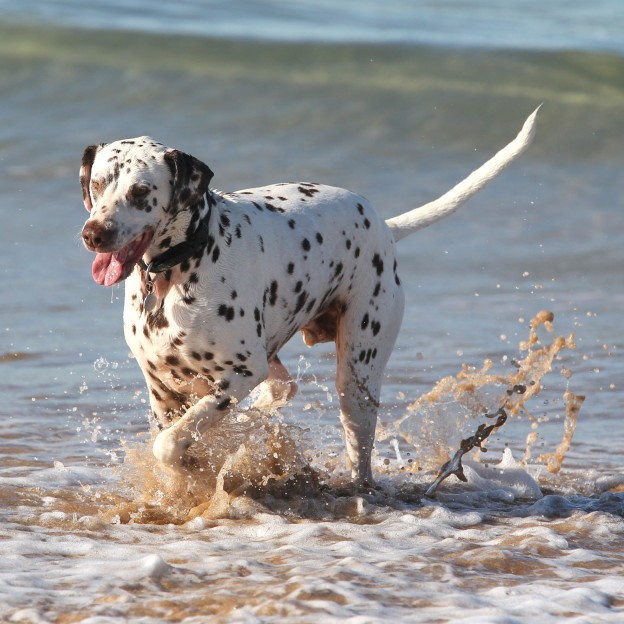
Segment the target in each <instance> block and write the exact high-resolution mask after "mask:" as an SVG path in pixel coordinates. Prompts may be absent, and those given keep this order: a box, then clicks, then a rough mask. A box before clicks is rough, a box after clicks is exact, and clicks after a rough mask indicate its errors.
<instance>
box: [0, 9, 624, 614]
mask: <svg viewBox="0 0 624 624" xmlns="http://www.w3.org/2000/svg"><path fill="white" fill-rule="evenodd" d="M54 4H55V3H50V6H52V5H54ZM56 4H58V5H59V7H61V8H62V6H61V5H63V6H65V5H67V6H70V5H71V3H56ZM269 4H270V3H269ZM309 4H310V3H307V4H306V6H307V5H309ZM477 4H478V3H477ZM517 4H518V3H510V6H511V7H516V5H517ZM572 4H573V5H574V7H576V8H578V7H577V5H576V4H574V3H572ZM182 5H183V6H184V7H185V9H188V7H189V6H190V3H182ZM252 5H253V3H249V6H252ZM487 5H488V3H482V5H480V7H481V10H485V9H486V8H487ZM259 6H260V5H259ZM366 6H367V7H368V9H370V7H369V5H368V4H366ZM614 6H615V8H617V5H614ZM3 7H4V5H3V4H2V3H0V9H2V10H4V11H5V13H2V15H4V16H5V17H6V18H7V21H6V22H3V24H2V26H0V56H1V57H2V63H0V88H1V89H2V93H3V98H2V102H0V171H1V174H0V176H1V179H2V185H0V214H1V215H2V229H1V231H0V241H1V242H2V244H1V245H0V275H1V279H2V284H3V295H2V298H1V299H0V315H1V317H0V318H1V319H2V326H1V327H0V329H1V331H2V334H1V338H0V371H1V375H0V397H1V398H2V402H1V403H0V404H1V405H2V408H0V409H1V410H2V426H1V428H0V518H1V521H0V621H2V622H4V621H6V622H29V623H30V622H32V623H35V622H54V623H73V622H85V623H88V624H109V623H110V624H118V623H120V622H142V623H143V622H144V623H149V624H152V623H154V624H157V623H161V622H185V623H186V624H197V623H203V622H245V623H246V622H293V623H294V622H312V621H319V620H320V621H322V622H353V623H376V622H395V621H401V622H431V623H433V622H474V623H479V624H482V623H486V624H487V623H492V624H494V623H496V624H499V623H500V624H502V623H505V624H508V623H509V624H511V623H513V624H515V623H519V622H522V623H524V622H540V623H542V622H544V623H548V624H549V623H555V622H561V621H566V622H574V623H577V624H578V623H581V622H582V623H588V624H589V623H591V624H594V623H602V622H613V623H615V622H621V621H622V619H623V618H624V554H623V551H622V549H621V547H620V545H619V544H620V542H621V538H622V533H624V473H623V466H624V460H623V459H622V458H623V457H624V435H623V433H622V426H621V416H622V379H624V359H623V358H622V348H623V343H622V329H621V318H622V310H623V309H624V290H623V288H622V266H623V263H624V251H622V250H624V226H623V225H622V219H621V214H622V210H623V209H624V204H623V200H622V197H624V193H623V191H624V187H623V186H622V181H621V175H620V172H621V169H622V165H623V164H624V163H623V157H622V150H621V145H622V140H623V139H624V123H623V122H624V119H623V118H622V113H621V111H622V110H624V60H623V59H622V57H621V56H619V55H618V53H617V45H607V44H604V43H603V44H600V45H589V44H588V45H587V47H586V48H583V47H582V46H583V43H582V42H583V41H589V40H590V39H591V38H589V37H585V38H583V37H580V38H577V39H574V38H573V37H569V38H568V41H570V42H573V44H574V45H576V48H575V49H569V50H567V51H549V50H550V48H551V47H552V46H547V45H543V46H536V47H539V48H540V50H541V51H536V49H535V48H533V47H530V44H528V43H527V46H526V48H525V49H514V50H488V49H480V48H463V49H458V48H457V47H456V45H451V44H450V43H449V45H447V46H445V45H440V46H439V47H436V48H431V47H426V46H425V47H424V46H422V45H420V43H422V42H419V41H409V42H407V43H401V44H400V45H399V44H395V43H393V44H392V45H390V44H388V45H379V44H378V43H375V44H372V43H366V42H363V43H341V44H336V43H333V44H332V43H327V42H323V41H321V40H319V39H318V37H315V38H316V41H315V42H313V43H307V44H299V43H296V42H293V41H291V42H290V43H285V42H283V43H278V42H275V41H274V40H273V39H275V37H273V39H271V35H270V34H269V35H267V41H263V42H258V41H256V42H251V41H243V40H229V39H210V38H203V37H191V36H188V37H181V36H180V35H175V36H174V35H168V34H166V31H167V29H166V28H164V29H160V30H159V29H153V28H150V27H148V26H145V25H144V26H145V28H143V30H145V31H148V30H152V31H154V30H157V31H158V32H152V34H149V33H148V32H143V33H132V36H129V34H128V33H127V32H126V31H121V30H117V29H116V28H115V27H114V24H106V25H107V26H108V29H107V30H99V31H98V30H89V31H85V30H82V29H81V28H80V26H84V25H89V24H86V23H78V24H76V23H75V22H73V23H71V22H69V21H68V20H67V19H66V20H65V21H63V19H60V20H56V22H57V23H56V24H55V25H52V24H51V23H46V16H45V15H43V17H42V14H40V13H37V11H34V12H33V16H34V17H32V20H33V22H37V23H30V22H27V21H25V18H24V16H23V14H22V15H17V17H16V9H15V8H13V9H12V10H11V12H6V9H5V8H3ZM98 7H99V8H98ZM484 7H485V8H484ZM600 7H601V9H600V10H601V11H603V10H608V9H609V7H611V9H613V7H612V6H611V5H610V4H609V3H608V2H605V3H603V4H601V5H600ZM65 8H66V7H65ZM92 8H93V10H95V9H97V10H100V11H104V10H105V7H104V8H102V7H100V5H99V4H97V3H96V4H94V5H93V7H92ZM516 8H517V7H516ZM576 8H575V10H576ZM368 9H367V10H368ZM120 10H121V9H120ZM256 10H260V9H256ZM510 10H511V9H510ZM59 11H60V13H59V14H60V15H61V16H62V15H63V11H62V10H61V9H59ZM460 13H461V12H460ZM364 14H365V15H367V14H368V13H366V12H365V13H364ZM575 14H576V13H575V12H574V11H572V12H571V13H570V15H575ZM78 15H79V17H80V14H78ZM156 15H157V16H158V15H160V13H158V12H156ZM598 15H599V16H601V15H602V13H600V12H599V13H598ZM417 17H418V16H416V18H417ZM9 18H10V20H16V19H18V18H19V19H20V20H21V22H20V23H19V24H18V23H10V21H8V20H9ZM35 18H36V19H35ZM409 18H410V19H416V18H414V17H413V15H412V14H410V15H409ZM618 18H619V15H618V14H617V12H616V13H613V14H612V18H611V19H610V20H607V21H609V22H610V23H611V22H612V23H616V21H617V19H618ZM83 19H86V18H84V16H83ZM163 19H164V18H163ZM172 19H173V18H172ZM293 19H294V18H293ZM405 19H407V17H406V18H405ZM436 19H443V16H440V15H438V14H436ZM506 19H507V21H506V22H505V23H509V19H508V18H506ZM596 19H597V20H598V18H596ZM52 21H54V20H52ZM59 21H60V23H61V24H63V23H64V24H66V25H68V26H67V27H66V28H63V27H61V26H59V25H58V22H59ZM78 21H80V20H78ZM226 21H227V20H226ZM295 21H296V20H295ZM511 21H512V22H513V20H511ZM598 21H599V20H598ZM133 23H134V25H135V27H141V24H140V20H139V22H133ZM161 23H162V22H161ZM176 23H177V22H176ZM298 23H299V24H300V27H301V22H298ZM367 23H368V24H369V25H370V24H373V21H370V20H369V22H367ZM583 23H585V22H583ZM137 24H138V26H137ZM90 25H93V24H90ZM447 26H448V24H447ZM354 28H355V27H354ZM371 28H372V29H373V30H374V27H373V26H371ZM163 30H164V31H165V32H162V31H163ZM170 30H172V31H174V32H178V31H176V30H175V28H174V27H173V26H172V28H171V29H170ZM442 31H443V28H442V27H441V30H440V32H442ZM596 32H599V29H598V30H595V31H594V34H595V33H596ZM600 32H604V33H608V32H609V31H608V29H604V30H603V31H600ZM193 33H194V34H197V30H194V31H193ZM199 34H202V33H201V32H200V33H199ZM515 34H516V35H517V34H518V33H517V32H516V33H515ZM481 37H482V40H483V38H485V37H487V29H485V30H484V31H483V32H482V33H481ZM283 38H284V37H282V39H283ZM516 38H517V39H518V38H519V39H522V37H521V36H520V37H516ZM291 39H292V38H291ZM354 39H357V37H353V36H350V37H345V40H346V41H353V40H354ZM607 39H608V37H607ZM375 41H377V42H378V41H379V39H375ZM592 41H596V39H595V38H594V39H592ZM467 43H471V42H467ZM464 44H466V42H464ZM482 47H489V46H482ZM511 47H513V48H521V46H516V45H513V46H511ZM570 47H571V48H572V47H573V46H570ZM600 50H615V51H616V52H614V53H613V54H611V53H604V52H601V51H600ZM542 102H543V106H542V109H541V111H540V115H539V125H538V134H537V137H536V140H535V143H534V145H533V146H532V147H531V149H530V150H529V151H528V152H527V153H526V154H525V155H524V156H523V157H522V159H521V160H519V161H518V162H516V163H514V165H513V166H512V167H511V168H510V169H509V170H508V171H506V172H505V173H504V174H503V176H501V178H500V179H498V180H496V181H495V182H494V183H493V184H492V185H491V186H490V187H488V188H487V189H486V190H484V191H483V192H482V193H481V194H479V195H478V196H477V197H476V198H475V199H474V200H472V201H471V202H470V203H469V204H468V205H466V206H465V207H463V208H462V209H461V211H460V212H459V213H458V214H457V215H454V216H453V217H452V218H451V219H449V220H447V221H445V222H443V223H440V224H437V225H436V226H434V227H432V228H430V229H428V230H425V231H423V232H420V233H417V234H415V235H414V236H412V237H411V238H408V239H406V240H405V241H402V242H401V243H400V245H399V253H400V260H401V266H400V269H401V278H402V281H403V283H404V285H405V289H406V302H407V305H406V313H405V319H404V323H403V328H402V331H401V334H400V336H399V338H398V341H397V344H396V348H395V352H394V354H393V356H392V358H391V361H390V363H389V366H388V370H387V375H386V380H385V385H384V390H383V393H382V408H381V411H380V423H379V428H378V436H377V440H378V442H377V444H376V449H375V457H374V472H375V476H376V479H377V488H375V489H370V490H368V491H360V492H356V491H354V490H353V488H352V487H351V486H350V484H349V481H348V477H347V474H346V471H345V466H344V451H343V444H342V440H341V430H340V425H339V422H338V418H337V397H336V392H335V389H334V387H333V374H334V370H333V369H334V358H333V351H332V348H331V345H319V346H318V347H315V348H314V349H312V350H310V349H307V348H306V347H305V346H304V345H303V343H302V342H301V341H300V340H299V339H298V338H295V339H293V341H291V343H289V344H288V345H287V346H286V348H285V349H284V351H283V352H282V354H281V359H282V361H283V362H284V363H285V365H286V366H287V368H288V369H289V370H290V371H291V372H292V373H293V374H295V375H296V377H297V380H298V383H299V389H300V391H299V394H298V396H297V397H296V398H295V399H294V400H293V401H292V402H291V403H290V404H289V405H287V406H285V407H284V408H283V409H282V410H281V411H280V412H279V413H274V414H266V413H260V412H257V411H254V410H252V409H251V408H249V407H248V404H243V405H241V406H240V409H239V410H238V411H237V412H235V413H233V414H232V415H230V417H229V418H228V419H227V421H226V422H224V423H223V424H222V425H221V426H220V427H219V428H218V429H217V430H215V431H214V432H213V434H212V436H211V437H210V439H209V440H206V441H205V443H204V444H202V445H198V447H197V448H196V450H195V452H196V453H197V455H198V457H199V458H200V459H201V460H202V461H201V462H200V465H201V466H202V471H200V472H196V473H194V474H193V475H190V477H189V478H188V479H182V480H176V479H173V478H172V477H171V476H170V475H166V474H164V473H163V472H162V471H161V470H160V469H159V467H158V466H157V465H156V464H155V462H154V460H153V459H152V455H151V449H150V442H151V434H150V432H149V427H148V419H147V413H148V402H147V393H146V390H145V388H144V385H143V381H142V376H141V374H140V371H139V369H138V366H137V365H136V363H135V362H134V360H133V359H132V358H130V357H129V355H128V349H127V347H126V345H125V343H124V340H123V335H122V326H121V323H122V320H121V303H122V297H123V292H122V290H121V288H114V289H104V288H102V287H98V286H96V285H95V284H94V283H93V282H92V281H91V279H90V263H91V260H92V258H91V257H90V254H89V253H88V252H86V251H85V250H84V249H83V248H82V246H81V243H80V239H79V232H80V228H81V226H82V223H83V221H84V219H85V218H86V213H85V212H84V209H83V208H82V202H81V197H80V190H79V185H78V180H77V178H78V166H79V162H80V157H81V154H82V150H83V149H84V147H85V146H86V145H88V144H90V143H94V142H98V141H108V140H115V139H119V138H123V137H125V136H136V135H140V134H143V133H149V134H152V135H154V136H155V137H156V138H158V139H160V140H162V141H164V142H166V143H168V144H170V145H172V146H176V147H179V148H181V149H185V150H186V151H189V152H190V153H193V154H194V155H196V156H197V157H199V158H201V159H203V160H205V161H206V162H207V163H208V164H209V165H210V166H211V168H212V169H213V170H214V171H215V172H216V176H215V180H214V183H215V184H216V186H217V187H219V188H220V189H222V190H232V189H236V188H244V187H251V186H255V185H260V184H264V183H266V182H277V181H284V180H293V179H307V180H315V181H322V182H327V183H331V184H337V185H340V186H344V187H347V188H350V189H353V190H355V191H358V192H360V193H362V194H363V195H365V196H367V197H368V198H369V199H370V200H371V201H372V202H373V204H374V205H376V206H377V208H378V209H379V211H380V212H381V213H382V214H383V215H384V216H385V217H386V218H389V217H391V216H393V215H395V214H398V213H400V212H403V211H405V210H407V209H409V208H411V207H413V206H416V205H420V204H422V203H424V202H426V201H428V200H430V199H432V198H434V197H437V196H438V195H440V194H441V193H442V192H444V191H446V190H447V189H448V188H450V187H451V186H452V185H453V184H454V183H455V182H457V181H458V180H460V179H461V178H462V177H464V176H465V175H466V174H467V173H469V172H470V171H471V170H473V169H474V168H475V167H476V166H478V165H479V164H480V163H481V162H483V161H484V160H486V158H487V157H488V156H489V155H490V154H492V153H494V152H495V151H496V150H497V149H498V148H499V147H501V146H502V145H504V144H505V143H506V142H507V141H509V140H510V139H511V138H512V137H513V136H514V135H515V134H516V132H517V131H518V129H519V127H520V126H521V124H522V122H523V120H524V118H525V117H526V116H527V115H528V114H529V113H530V112H531V111H532V110H533V109H534V108H535V107H536V106H537V105H538V104H539V103H542ZM543 311H549V312H551V313H552V319H551V316H550V315H549V314H545V313H542V314H541V315H540V312H543ZM536 317H537V318H538V319H539V322H535V323H533V325H532V323H531V321H532V319H534V318H536ZM532 329H533V330H534V331H533V334H532ZM531 335H533V340H531V339H530V336H531ZM558 349H560V350H558ZM551 358H552V359H551ZM519 387H522V388H523V390H522V391H521V392H519V391H517V389H518V388H519ZM514 388H516V391H514ZM537 390H539V392H537ZM574 397H576V399H575V398H574ZM579 397H584V401H582V402H581V399H580V398H579ZM502 405H505V407H506V411H507V413H508V420H507V422H506V423H505V424H504V425H503V426H502V427H501V428H500V429H499V430H498V431H495V432H493V433H492V434H491V435H490V437H489V438H488V439H487V440H485V442H484V443H483V446H484V447H486V448H487V452H479V451H476V452H475V451H473V452H472V453H471V454H470V455H469V456H466V457H465V458H464V462H463V463H464V471H465V475H466V478H467V482H465V483H464V482H461V481H459V480H458V479H457V478H455V477H449V478H448V479H447V480H445V481H444V482H443V483H442V484H441V485H440V487H439V488H438V490H437V492H436V494H435V496H434V497H432V498H428V497H426V496H425V495H424V494H425V491H426V489H427V487H428V486H429V485H430V484H431V483H432V482H433V481H434V480H435V477H436V475H437V473H438V470H439V469H440V467H441V465H442V464H443V463H444V462H445V461H446V460H447V459H449V457H450V456H451V455H452V454H453V453H454V452H455V451H456V450H457V449H458V448H459V444H460V442H461V440H462V439H465V438H467V437H469V436H471V435H473V434H474V433H475V432H476V430H477V427H478V426H479V425H480V424H491V423H492V422H493V419H491V418H488V417H486V416H485V415H484V413H485V412H487V413H489V414H492V413H495V412H496V411H497V410H498V409H499V408H500V407H501V406H502ZM575 405H576V407H578V408H579V409H578V410H577V409H575Z"/></svg>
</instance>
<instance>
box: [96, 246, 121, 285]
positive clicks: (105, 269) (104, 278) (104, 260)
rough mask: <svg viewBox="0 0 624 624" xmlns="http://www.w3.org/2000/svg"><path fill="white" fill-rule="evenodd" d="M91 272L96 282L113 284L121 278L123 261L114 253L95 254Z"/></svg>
mask: <svg viewBox="0 0 624 624" xmlns="http://www.w3.org/2000/svg"><path fill="white" fill-rule="evenodd" d="M91 273H92V275H93V279H94V280H95V283H96V284H100V286H112V285H113V284H116V283H117V282H118V281H119V280H120V279H121V275H122V273H123V262H120V261H119V259H118V258H117V256H116V254H114V253H99V254H97V255H96V256H95V260H94V261H93V266H92V267H91Z"/></svg>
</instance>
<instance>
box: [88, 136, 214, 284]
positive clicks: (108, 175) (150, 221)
mask: <svg viewBox="0 0 624 624" xmlns="http://www.w3.org/2000/svg"><path fill="white" fill-rule="evenodd" d="M212 175H213V174H212V171H210V169H209V168H208V167H207V166H206V165H205V164H204V163H203V162H201V161H200V160H198V159H197V158H194V157H193V156H190V155H189V154H185V153H184V152H180V151H178V150H174V149H169V148H167V147H165V146H164V145H161V144H160V143H157V142H156V141H154V140H153V139H151V138H149V137H138V138H136V139H126V140H123V141H115V142H114V143H110V144H101V145H90V146H89V147H87V148H86V149H85V151H84V154H83V157H82V165H81V167H80V184H81V186H82V195H83V200H84V204H85V208H86V209H87V210H88V211H89V218H88V219H87V222H86V223H85V225H84V227H83V228H82V239H83V241H84V244H85V246H86V248H87V249H89V250H90V251H94V252H96V253H97V256H96V258H95V260H94V262H93V279H94V280H95V281H96V282H97V283H98V284H104V285H106V286H111V285H113V284H116V283H117V282H119V281H121V280H124V279H126V277H128V275H130V273H131V272H132V269H133V268H134V265H135V264H136V263H137V262H138V261H139V260H140V259H141V257H142V256H143V255H144V254H145V253H146V252H147V250H148V249H149V247H150V243H151V242H152V240H153V239H154V237H155V236H157V235H158V232H159V229H160V228H161V227H162V226H163V224H164V223H165V222H166V221H170V220H171V219H172V218H174V217H175V215H176V214H178V213H179V212H181V211H183V210H185V209H188V208H190V207H191V206H195V205H196V204H198V203H200V202H203V201H204V195H205V193H206V191H207V190H208V184H209V183H210V180H211V179H212Z"/></svg>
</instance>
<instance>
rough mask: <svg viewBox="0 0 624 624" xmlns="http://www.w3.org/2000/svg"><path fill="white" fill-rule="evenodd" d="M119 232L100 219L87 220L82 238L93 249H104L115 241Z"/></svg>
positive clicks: (88, 247)
mask: <svg viewBox="0 0 624 624" xmlns="http://www.w3.org/2000/svg"><path fill="white" fill-rule="evenodd" d="M116 235H117V232H116V230H115V228H111V227H108V226H107V224H105V223H100V222H98V221H87V222H86V223H85V225H84V227H83V228H82V240H83V241H84V244H85V246H86V247H87V249H89V250H91V251H104V250H106V248H107V247H108V246H109V245H110V244H111V243H112V242H113V241H114V239H115V236H116Z"/></svg>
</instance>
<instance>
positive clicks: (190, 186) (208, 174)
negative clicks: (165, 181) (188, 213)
mask: <svg viewBox="0 0 624 624" xmlns="http://www.w3.org/2000/svg"><path fill="white" fill-rule="evenodd" d="M165 162H166V163H167V165H168V167H169V169H170V170H171V176H172V179H173V190H172V194H171V202H170V204H169V210H171V211H172V212H177V211H179V210H182V209H183V208H187V207H188V206H192V205H194V204H197V203H198V202H199V201H201V199H202V197H203V196H204V195H205V194H206V191H207V190H208V185H209V184H210V180H212V176H213V175H214V174H213V173H212V171H211V170H210V168H209V167H208V165H206V164H204V163H203V162H202V161H201V160H198V159H197V158H195V157H194V156H191V155H190V154H185V153H184V152H180V151H179V150H175V149H173V150H169V151H168V152H166V153H165Z"/></svg>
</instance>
